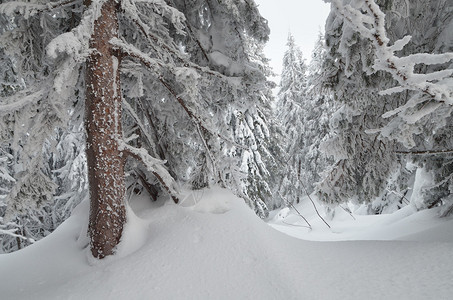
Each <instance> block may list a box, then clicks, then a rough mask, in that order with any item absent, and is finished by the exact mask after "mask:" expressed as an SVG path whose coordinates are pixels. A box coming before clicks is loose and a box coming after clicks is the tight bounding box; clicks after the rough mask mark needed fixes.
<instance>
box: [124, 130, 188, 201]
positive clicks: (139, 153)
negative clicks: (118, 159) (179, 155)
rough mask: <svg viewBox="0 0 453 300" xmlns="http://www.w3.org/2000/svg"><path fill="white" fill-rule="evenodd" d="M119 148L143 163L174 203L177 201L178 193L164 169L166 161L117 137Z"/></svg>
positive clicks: (172, 180) (173, 182)
mask: <svg viewBox="0 0 453 300" xmlns="http://www.w3.org/2000/svg"><path fill="white" fill-rule="evenodd" d="M117 142H118V146H119V150H120V151H123V152H124V153H126V154H127V155H130V156H132V157H133V158H135V159H137V160H138V161H140V162H142V163H143V165H144V166H145V167H146V168H147V170H148V171H149V172H151V173H152V174H153V175H154V177H156V179H157V180H158V181H159V183H160V184H161V185H162V187H163V188H164V189H165V190H166V191H167V192H168V194H169V195H170V196H171V198H172V199H173V201H174V202H175V203H178V202H179V199H178V197H177V196H176V195H177V194H178V192H177V188H176V184H175V181H174V179H173V177H172V176H171V175H170V173H168V171H167V169H165V167H164V164H166V161H164V160H160V159H157V158H154V157H152V156H151V155H149V153H148V151H147V150H146V149H144V148H136V147H133V146H131V145H129V144H127V143H126V142H125V141H123V140H120V139H118V140H117Z"/></svg>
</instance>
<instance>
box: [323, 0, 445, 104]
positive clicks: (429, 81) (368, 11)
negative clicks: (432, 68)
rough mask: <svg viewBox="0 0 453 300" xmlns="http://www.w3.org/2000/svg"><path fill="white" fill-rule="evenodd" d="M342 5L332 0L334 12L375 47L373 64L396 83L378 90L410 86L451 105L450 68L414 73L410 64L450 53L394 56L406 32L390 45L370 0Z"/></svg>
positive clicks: (439, 61) (379, 14) (435, 60)
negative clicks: (396, 84) (395, 86)
mask: <svg viewBox="0 0 453 300" xmlns="http://www.w3.org/2000/svg"><path fill="white" fill-rule="evenodd" d="M353 3H354V7H353V6H352V5H351V4H348V5H344V4H343V3H342V1H341V0H332V4H333V8H334V9H335V10H336V12H337V15H339V16H342V17H343V20H344V21H345V22H346V23H347V24H348V25H350V26H351V27H352V28H353V29H354V30H355V31H357V32H359V33H360V34H361V35H362V36H363V37H366V38H368V39H369V40H370V41H371V42H372V43H373V45H374V47H375V49H376V60H375V63H374V66H373V68H374V69H375V70H376V71H385V72H388V73H390V74H391V75H392V77H393V79H395V80H396V81H397V82H398V84H399V85H400V87H397V88H392V89H388V90H386V91H383V92H381V94H390V93H394V92H400V91H402V90H413V91H418V92H420V93H423V94H425V95H428V96H429V97H430V98H431V99H435V100H436V101H438V102H441V103H446V104H449V105H453V85H452V84H451V80H452V74H453V70H450V69H448V70H443V71H438V72H434V73H428V74H417V73H415V71H414V68H415V66H416V65H417V64H425V65H434V64H442V63H446V62H449V61H451V60H453V53H443V54H430V53H417V54H413V55H409V56H405V57H398V56H396V55H395V51H399V50H401V49H403V47H404V46H405V45H407V43H409V41H410V38H411V37H410V36H406V37H404V38H402V39H400V40H398V41H396V42H395V43H394V44H393V45H390V39H389V38H388V37H387V33H386V30H385V14H384V13H383V12H382V11H381V10H380V8H379V6H378V5H377V4H376V3H375V2H374V1H373V0H365V1H363V2H362V1H354V2H353Z"/></svg>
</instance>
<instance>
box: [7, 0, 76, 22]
mask: <svg viewBox="0 0 453 300" xmlns="http://www.w3.org/2000/svg"><path fill="white" fill-rule="evenodd" d="M79 3H82V0H66V1H55V2H50V3H47V4H42V3H41V1H28V2H25V1H11V2H7V3H2V4H0V13H1V14H5V15H7V16H9V17H13V16H14V14H16V13H19V14H21V15H23V16H24V18H25V19H28V18H29V17H32V16H34V15H36V14H38V13H41V12H45V11H51V10H53V9H56V8H60V7H65V6H72V5H76V4H79Z"/></svg>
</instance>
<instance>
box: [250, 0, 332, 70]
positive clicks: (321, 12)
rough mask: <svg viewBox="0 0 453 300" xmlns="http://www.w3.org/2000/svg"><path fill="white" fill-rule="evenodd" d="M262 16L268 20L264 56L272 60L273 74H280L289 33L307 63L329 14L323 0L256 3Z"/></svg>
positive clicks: (263, 0) (276, 0) (280, 0)
mask: <svg viewBox="0 0 453 300" xmlns="http://www.w3.org/2000/svg"><path fill="white" fill-rule="evenodd" d="M255 2H256V3H257V4H258V8H259V11H260V12H261V15H262V16H263V17H265V18H266V19H267V20H268V21H269V27H270V29H271V36H270V40H269V42H268V44H267V46H266V48H265V54H266V56H267V57H268V58H270V59H271V62H270V64H271V66H272V68H273V69H274V72H275V73H277V74H280V73H281V69H282V59H283V54H284V52H285V50H286V42H287V38H288V32H291V33H292V34H293V36H294V38H295V39H296V43H297V44H298V45H299V46H300V48H301V49H302V52H303V55H304V57H305V58H306V59H307V60H309V58H310V56H311V51H312V49H313V46H314V43H315V41H316V38H317V37H318V33H319V31H320V30H321V31H323V32H324V24H325V21H326V18H327V15H328V14H329V11H330V4H326V3H325V2H324V1H322V0H255Z"/></svg>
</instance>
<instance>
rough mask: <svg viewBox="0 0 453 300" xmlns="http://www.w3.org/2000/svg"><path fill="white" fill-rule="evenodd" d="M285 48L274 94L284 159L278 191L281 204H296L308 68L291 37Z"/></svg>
mask: <svg viewBox="0 0 453 300" xmlns="http://www.w3.org/2000/svg"><path fill="white" fill-rule="evenodd" d="M287 46H288V49H287V51H286V52H285V55H284V56H283V70H282V75H281V81H280V89H279V92H278V95H277V104H276V113H275V115H276V118H277V120H278V121H279V122H280V127H281V128H282V132H283V135H284V140H283V141H282V148H283V151H284V153H285V157H284V158H282V159H281V160H282V161H281V164H282V167H283V168H285V172H284V175H283V177H282V178H281V182H280V185H279V189H278V194H279V196H280V197H282V198H283V200H284V202H290V203H297V202H299V200H300V197H301V195H302V194H303V193H304V191H303V188H302V186H301V181H300V179H301V174H302V173H303V172H304V171H303V169H304V154H305V153H303V152H301V150H303V149H305V143H306V141H305V139H304V136H303V133H301V128H302V127H303V121H304V117H305V116H306V114H307V111H306V106H305V105H306V103H305V102H306V88H307V74H306V73H307V66H306V64H305V60H304V58H303V55H302V51H301V50H300V48H299V47H298V46H297V45H296V44H295V40H294V37H293V36H292V35H291V34H289V36H288V43H287Z"/></svg>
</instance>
